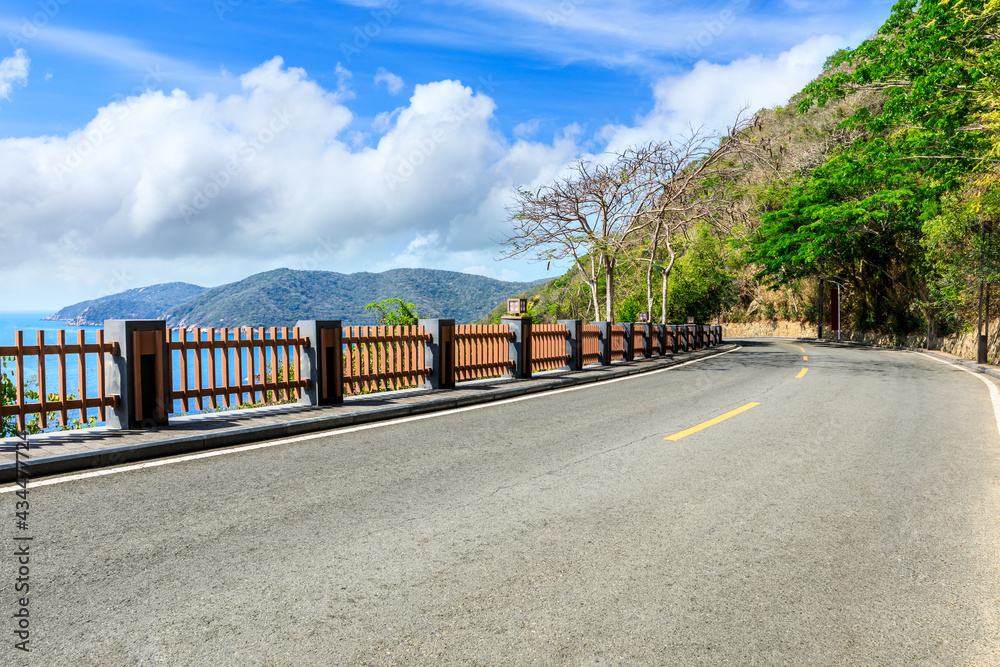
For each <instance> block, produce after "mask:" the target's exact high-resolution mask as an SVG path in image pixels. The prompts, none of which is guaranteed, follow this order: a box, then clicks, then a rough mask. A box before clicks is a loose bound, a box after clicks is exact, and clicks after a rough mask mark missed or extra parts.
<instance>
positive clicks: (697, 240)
mask: <svg viewBox="0 0 1000 667" xmlns="http://www.w3.org/2000/svg"><path fill="white" fill-rule="evenodd" d="M733 277H734V276H733V271H732V268H731V267H730V266H729V262H728V261H727V258H726V247H725V245H724V244H723V243H722V241H720V240H719V238H718V237H716V236H715V234H713V233H712V230H711V229H710V228H709V227H708V226H707V225H699V226H698V227H696V228H695V230H694V232H693V234H692V238H691V240H690V241H689V243H688V248H687V251H686V252H685V253H684V255H683V256H682V257H681V258H680V259H678V260H677V264H676V265H675V267H674V272H673V275H672V276H671V278H670V283H669V292H668V294H667V321H668V322H686V321H687V318H688V317H694V318H695V321H696V322H710V321H712V319H714V318H716V317H718V316H719V314H720V313H721V312H722V311H723V310H724V309H725V308H727V307H728V306H730V305H732V304H733V303H735V301H736V293H735V290H734V287H733Z"/></svg>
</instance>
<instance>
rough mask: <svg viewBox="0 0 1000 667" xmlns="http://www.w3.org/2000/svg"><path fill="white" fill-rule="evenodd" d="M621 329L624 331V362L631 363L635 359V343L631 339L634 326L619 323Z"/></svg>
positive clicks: (629, 323)
mask: <svg viewBox="0 0 1000 667" xmlns="http://www.w3.org/2000/svg"><path fill="white" fill-rule="evenodd" d="M618 324H620V325H621V327H622V328H623V329H625V345H624V347H625V361H632V360H633V359H635V342H634V340H633V338H632V331H633V330H634V329H635V325H634V324H632V323H631V322H619V323H618Z"/></svg>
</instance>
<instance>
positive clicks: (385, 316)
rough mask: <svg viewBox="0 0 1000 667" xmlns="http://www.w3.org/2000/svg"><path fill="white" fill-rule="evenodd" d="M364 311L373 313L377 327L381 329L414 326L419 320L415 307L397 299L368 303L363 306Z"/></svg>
mask: <svg viewBox="0 0 1000 667" xmlns="http://www.w3.org/2000/svg"><path fill="white" fill-rule="evenodd" d="M365 311H366V312H375V313H376V316H377V318H378V323H377V325H378V326H383V327H408V326H414V325H416V323H417V320H418V319H419V317H418V316H417V307H416V306H415V305H413V304H412V303H407V302H405V301H403V300H402V299H399V298H397V297H393V298H391V299H386V300H384V301H374V302H372V303H369V304H368V305H367V306H365Z"/></svg>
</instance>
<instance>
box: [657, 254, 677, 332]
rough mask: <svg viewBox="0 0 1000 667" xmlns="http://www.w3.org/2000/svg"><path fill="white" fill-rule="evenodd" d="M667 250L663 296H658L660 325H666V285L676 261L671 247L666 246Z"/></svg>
mask: <svg viewBox="0 0 1000 667" xmlns="http://www.w3.org/2000/svg"><path fill="white" fill-rule="evenodd" d="M667 250H668V251H669V252H670V263H669V264H667V268H665V269H664V270H663V294H662V295H661V296H660V324H666V323H667V283H668V282H669V281H670V271H671V270H672V269H673V268H674V260H676V259H677V253H675V252H674V249H673V246H671V245H669V244H668V245H667Z"/></svg>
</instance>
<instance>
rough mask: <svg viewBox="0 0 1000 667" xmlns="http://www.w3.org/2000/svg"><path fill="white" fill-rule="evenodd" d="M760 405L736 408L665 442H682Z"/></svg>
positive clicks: (751, 404) (677, 434)
mask: <svg viewBox="0 0 1000 667" xmlns="http://www.w3.org/2000/svg"><path fill="white" fill-rule="evenodd" d="M758 405H760V403H747V404H746V405H744V406H743V407H742V408H736V409H735V410H733V411H731V412H727V413H726V414H724V415H720V416H718V417H716V418H715V419H709V420H708V421H707V422H705V423H704V424H698V425H697V426H692V427H691V428H689V429H688V430H686V431H681V432H680V433H674V434H673V435H672V436H670V437H667V438H664V440H675V441H676V440H680V439H681V438H686V437H687V436H689V435H691V434H692V433H697V432H698V431H701V430H703V429H706V428H708V427H709V426H715V425H716V424H718V423H719V422H724V421H726V420H727V419H729V418H730V417H735V416H736V415H738V414H740V413H741V412H746V411H747V410H749V409H750V408H755V407H757V406H758Z"/></svg>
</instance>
